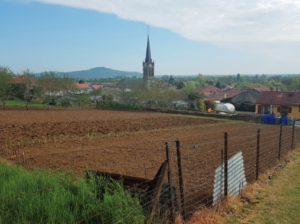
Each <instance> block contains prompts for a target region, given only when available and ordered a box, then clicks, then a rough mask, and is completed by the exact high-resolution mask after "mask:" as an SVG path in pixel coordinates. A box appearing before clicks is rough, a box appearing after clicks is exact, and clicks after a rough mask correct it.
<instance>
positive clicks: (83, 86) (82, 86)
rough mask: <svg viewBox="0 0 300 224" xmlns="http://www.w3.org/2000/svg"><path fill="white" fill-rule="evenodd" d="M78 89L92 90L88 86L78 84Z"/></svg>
mask: <svg viewBox="0 0 300 224" xmlns="http://www.w3.org/2000/svg"><path fill="white" fill-rule="evenodd" d="M76 87H77V88H78V89H90V88H91V87H89V86H88V85H87V84H76Z"/></svg>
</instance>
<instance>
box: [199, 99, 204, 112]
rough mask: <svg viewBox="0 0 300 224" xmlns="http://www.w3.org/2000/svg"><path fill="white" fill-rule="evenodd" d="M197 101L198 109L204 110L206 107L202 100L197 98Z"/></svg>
mask: <svg viewBox="0 0 300 224" xmlns="http://www.w3.org/2000/svg"><path fill="white" fill-rule="evenodd" d="M198 102H199V109H200V110H201V111H205V109H206V107H205V103H204V101H203V100H199V101H198Z"/></svg>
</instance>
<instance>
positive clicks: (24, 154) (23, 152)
mask: <svg viewBox="0 0 300 224" xmlns="http://www.w3.org/2000/svg"><path fill="white" fill-rule="evenodd" d="M23 164H24V165H25V154H24V151H23Z"/></svg>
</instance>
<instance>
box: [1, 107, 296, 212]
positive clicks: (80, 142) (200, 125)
mask: <svg viewBox="0 0 300 224" xmlns="http://www.w3.org/2000/svg"><path fill="white" fill-rule="evenodd" d="M0 125H1V126H0V127H1V129H0V132H1V133H2V134H1V144H2V149H1V150H2V152H3V154H4V155H8V156H11V155H12V154H15V152H17V153H19V154H18V155H20V154H21V152H23V151H24V152H25V155H26V161H25V163H27V164H29V167H46V168H49V169H66V170H73V171H74V172H76V173H84V172H85V170H86V169H87V168H89V169H95V170H99V171H105V172H109V173H118V174H123V175H129V176H135V177H141V178H147V179H152V178H153V177H154V176H155V174H156V172H157V170H158V168H159V167H160V165H161V163H162V162H163V161H164V160H165V159H166V151H165V144H166V143H168V145H169V150H170V151H171V170H172V172H171V177H172V182H173V183H176V184H177V183H178V166H177V161H176V147H175V140H177V139H179V140H180V146H181V153H182V157H181V158H182V163H183V166H184V168H183V172H184V176H183V177H184V187H185V195H186V199H185V200H186V206H187V210H188V211H194V209H195V208H197V206H199V205H200V204H202V203H205V204H211V203H212V193H213V184H214V175H215V170H216V168H217V167H218V166H220V164H221V162H222V160H221V153H222V151H223V150H224V132H227V133H228V159H229V158H231V157H232V156H233V155H235V154H236V153H237V152H239V151H242V153H243V157H244V164H245V175H246V179H247V182H251V181H253V180H254V179H255V172H256V164H257V163H256V161H257V160H256V159H257V130H258V128H261V133H260V152H259V171H260V172H261V171H263V170H264V169H267V168H269V167H272V166H274V165H275V163H276V160H277V158H278V155H279V136H280V128H279V127H278V126H265V125H257V124H251V123H233V122H232V121H221V120H212V119H204V118H195V117H182V116H175V115H165V114H156V113H148V112H116V111H102V110H95V109H85V110H70V109H69V110H67V111H63V110H61V111H60V110H57V111H54V110H53V111H51V110H50V111H6V112H5V111H1V112H0ZM108 133H110V135H108ZM87 134H89V135H88V136H87ZM299 137H300V130H299V129H297V128H296V130H295V136H294V139H296V140H295V141H298V139H299ZM8 139H14V140H16V139H17V140H18V141H24V142H23V143H22V144H20V145H18V143H16V142H14V143H12V144H13V146H12V147H10V145H9V144H8V143H7V141H8ZM26 139H30V141H29V142H28V141H27V140H26ZM49 139H50V140H49ZM54 139H56V141H55V140H54ZM5 142H6V143H5ZM291 142H292V128H291V127H284V128H283V131H282V140H281V151H280V155H281V156H284V155H285V154H286V152H287V151H288V150H290V149H291ZM5 144H8V145H5ZM13 151H15V152H13ZM223 153H224V151H223ZM22 159H23V157H17V158H14V160H15V161H18V160H20V162H22ZM177 191H178V192H179V189H178V188H177Z"/></svg>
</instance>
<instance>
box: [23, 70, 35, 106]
mask: <svg viewBox="0 0 300 224" xmlns="http://www.w3.org/2000/svg"><path fill="white" fill-rule="evenodd" d="M22 76H23V80H22V81H23V84H24V85H25V88H24V91H23V100H24V102H25V107H26V109H27V110H28V103H29V102H30V101H31V100H32V99H33V97H34V89H33V85H32V80H31V78H34V77H35V75H34V73H32V72H30V70H29V69H28V68H27V69H26V70H24V71H23V72H22Z"/></svg>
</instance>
